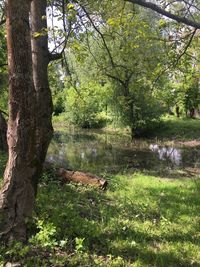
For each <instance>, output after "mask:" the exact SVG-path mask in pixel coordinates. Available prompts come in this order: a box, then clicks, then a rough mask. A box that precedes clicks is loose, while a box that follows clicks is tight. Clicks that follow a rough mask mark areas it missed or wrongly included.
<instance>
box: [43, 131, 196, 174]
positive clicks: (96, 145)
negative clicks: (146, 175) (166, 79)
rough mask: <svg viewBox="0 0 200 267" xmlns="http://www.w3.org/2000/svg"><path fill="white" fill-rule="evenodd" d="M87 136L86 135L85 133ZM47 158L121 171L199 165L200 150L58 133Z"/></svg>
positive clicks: (91, 168)
mask: <svg viewBox="0 0 200 267" xmlns="http://www.w3.org/2000/svg"><path fill="white" fill-rule="evenodd" d="M85 135H86V134H85ZM47 160H49V161H51V162H53V163H57V164H58V165H62V166H63V167H66V168H70V169H77V170H83V171H89V172H95V173H98V172H102V171H107V172H112V173H115V172H118V171H120V170H124V169H128V168H133V169H139V170H148V171H158V170H159V171H163V170H167V171H168V170H171V169H174V168H180V167H192V168H194V167H196V166H197V165H198V166H199V160H200V150H199V149H197V148H196V149H194V148H188V149H186V148H174V147H167V146H158V145H157V144H151V145H150V146H149V144H148V143H147V142H143V141H137V142H128V140H125V139H124V138H123V137H122V138H121V139H120V138H119V137H117V138H114V137H113V135H112V136H109V135H107V134H104V133H101V134H97V133H96V132H95V137H94V136H92V134H91V133H89V137H88V136H87V135H86V136H84V134H75V133H74V134H69V136H68V134H67V133H64V134H63V135H61V133H59V134H58V136H57V137H56V138H54V140H53V141H52V143H51V145H50V147H49V151H48V156H47Z"/></svg>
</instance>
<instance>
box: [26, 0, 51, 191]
mask: <svg viewBox="0 0 200 267" xmlns="http://www.w3.org/2000/svg"><path fill="white" fill-rule="evenodd" d="M46 7H47V1H46V0H33V1H32V3H31V30H32V59H33V80H34V85H35V90H36V98H37V114H36V118H37V119H36V136H37V141H36V151H37V164H36V165H37V168H36V172H35V174H34V177H35V179H34V181H35V193H36V192H37V184H38V178H39V176H40V175H41V172H42V168H43V163H44V160H45V157H46V153H47V149H48V146H49V143H50V141H51V138H52V135H53V127H52V123H51V116H52V110H53V105H52V97H51V91H50V88H49V82H48V64H49V61H50V57H49V50H48V35H47V32H46V31H45V29H47V21H46ZM35 33H41V34H40V36H37V35H35Z"/></svg>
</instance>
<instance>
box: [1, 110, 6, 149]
mask: <svg viewBox="0 0 200 267" xmlns="http://www.w3.org/2000/svg"><path fill="white" fill-rule="evenodd" d="M6 134H7V123H6V120H5V119H4V116H3V114H2V113H1V111H0V150H3V151H6V150H7V149H8V146H7V139H6Z"/></svg>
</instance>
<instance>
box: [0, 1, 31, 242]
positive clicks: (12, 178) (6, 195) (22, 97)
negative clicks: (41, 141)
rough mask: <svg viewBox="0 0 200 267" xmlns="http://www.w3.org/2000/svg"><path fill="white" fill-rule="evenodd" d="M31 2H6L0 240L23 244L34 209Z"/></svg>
mask: <svg viewBox="0 0 200 267" xmlns="http://www.w3.org/2000/svg"><path fill="white" fill-rule="evenodd" d="M30 2H31V1H30V0H17V1H14V0H7V1H6V12H7V22H6V27H7V47H8V65H9V121H8V134H7V136H8V148H9V159H8V162H7V166H6V170H5V174H4V183H3V187H2V189H1V192H0V237H1V238H3V237H4V238H5V239H15V240H24V239H25V238H26V226H25V218H26V217H27V216H30V215H31V212H32V210H33V207H34V200H35V196H34V189H33V183H32V182H33V181H32V177H33V174H34V172H35V119H34V118H35V89H34V85H33V79H32V59H31V37H30V27H29V11H30Z"/></svg>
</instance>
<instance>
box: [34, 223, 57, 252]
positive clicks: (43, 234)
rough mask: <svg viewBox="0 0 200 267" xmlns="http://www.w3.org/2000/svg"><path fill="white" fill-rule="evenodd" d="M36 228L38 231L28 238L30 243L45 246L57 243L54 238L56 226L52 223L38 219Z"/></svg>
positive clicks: (52, 245)
mask: <svg viewBox="0 0 200 267" xmlns="http://www.w3.org/2000/svg"><path fill="white" fill-rule="evenodd" d="M37 228H38V229H40V231H39V232H38V233H37V234H36V235H35V236H33V237H32V238H31V239H30V242H31V243H33V244H37V245H41V246H42V247H46V248H53V247H55V246H56V245H58V243H57V241H56V238H55V235H56V227H55V226H54V225H53V223H49V222H44V221H43V220H38V223H37Z"/></svg>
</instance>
